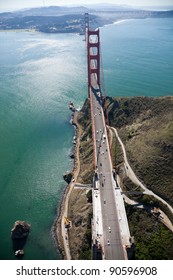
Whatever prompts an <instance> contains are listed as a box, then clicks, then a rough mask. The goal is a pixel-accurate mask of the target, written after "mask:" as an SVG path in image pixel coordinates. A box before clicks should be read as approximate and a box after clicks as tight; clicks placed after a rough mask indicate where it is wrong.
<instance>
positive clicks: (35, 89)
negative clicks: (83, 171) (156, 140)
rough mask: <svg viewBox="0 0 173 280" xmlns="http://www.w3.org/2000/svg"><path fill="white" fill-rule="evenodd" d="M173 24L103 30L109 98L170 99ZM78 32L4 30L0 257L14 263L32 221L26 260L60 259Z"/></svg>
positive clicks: (81, 66) (80, 97) (82, 93)
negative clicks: (17, 232)
mask: <svg viewBox="0 0 173 280" xmlns="http://www.w3.org/2000/svg"><path fill="white" fill-rule="evenodd" d="M172 35H173V20H172V19H146V20H131V21H126V22H125V21H124V22H121V23H119V24H115V25H110V26H107V27H103V28H101V48H102V57H103V65H104V80H105V87H106V93H107V95H110V96H136V95H147V96H164V95H168V94H169V95H172V94H173V79H172V76H173V75H172V74H173V56H172V52H173V36H172ZM82 39H83V38H82V37H81V36H77V35H75V34H40V33H29V32H0V42H1V43H0V57H1V59H0V259H15V257H14V253H13V248H12V241H11V239H10V231H11V228H12V226H13V224H14V222H15V221H16V220H25V221H27V222H29V223H31V226H32V230H31V233H30V235H29V238H28V240H27V243H26V245H25V248H24V249H25V256H24V259H59V258H60V254H59V253H58V252H57V249H56V246H55V243H54V240H53V238H52V233H51V229H52V225H53V222H54V220H55V218H56V214H57V207H58V206H59V203H60V199H61V196H62V193H63V190H64V187H65V182H64V181H63V178H62V175H63V173H64V172H65V171H67V170H70V169H71V168H72V164H73V162H72V161H71V160H70V159H69V154H70V151H71V149H72V138H73V134H74V129H73V127H72V126H71V125H70V123H69V120H70V112H69V110H68V103H69V102H70V100H72V101H74V103H75V105H76V106H77V107H79V108H80V107H81V106H82V104H83V102H84V100H85V98H86V97H87V67H86V49H85V43H84V42H83V41H82Z"/></svg>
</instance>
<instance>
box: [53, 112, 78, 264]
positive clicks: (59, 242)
mask: <svg viewBox="0 0 173 280" xmlns="http://www.w3.org/2000/svg"><path fill="white" fill-rule="evenodd" d="M77 116H78V111H76V112H75V113H72V114H71V124H72V125H73V126H74V129H75V135H76V144H75V146H74V163H73V167H72V170H71V172H70V173H71V174H72V178H75V181H76V179H77V177H78V174H79V169H80V163H79V160H78V151H79V144H80V132H79V126H78V122H77ZM73 188H74V182H73V180H71V182H70V183H69V184H67V185H66V187H65V189H64V191H63V193H62V196H61V202H60V205H59V207H58V208H57V217H56V218H55V221H54V224H53V227H52V232H53V238H54V240H55V243H56V246H57V248H58V250H59V253H60V255H61V257H62V259H70V256H68V257H67V253H66V250H65V247H66V245H65V244H64V238H63V231H62V228H63V224H64V221H63V218H64V216H65V212H66V211H67V212H68V205H69V198H70V194H71V192H72V191H73ZM66 216H67V215H66ZM67 240H69V239H67ZM69 252H70V250H69Z"/></svg>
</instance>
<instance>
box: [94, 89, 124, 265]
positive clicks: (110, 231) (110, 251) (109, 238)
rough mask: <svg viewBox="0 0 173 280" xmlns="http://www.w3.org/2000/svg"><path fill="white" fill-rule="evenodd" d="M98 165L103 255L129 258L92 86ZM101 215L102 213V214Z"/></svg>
mask: <svg viewBox="0 0 173 280" xmlns="http://www.w3.org/2000/svg"><path fill="white" fill-rule="evenodd" d="M90 102H91V114H92V122H93V124H92V125H93V138H94V139H93V141H94V146H95V165H96V172H97V173H98V179H99V185H100V189H99V191H100V200H101V214H102V225H103V258H104V259H107V260H124V259H126V253H125V249H124V248H123V245H122V239H121V234H120V227H119V218H118V213H117V208H116V203H115V195H114V192H115V190H114V188H115V182H114V179H113V173H112V162H111V157H110V150H109V144H108V138H107V131H106V125H105V118H104V114H103V109H102V104H101V102H102V101H101V98H100V92H99V91H98V90H95V89H94V88H92V89H90ZM100 218H101V217H100Z"/></svg>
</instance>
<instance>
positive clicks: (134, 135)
mask: <svg viewBox="0 0 173 280" xmlns="http://www.w3.org/2000/svg"><path fill="white" fill-rule="evenodd" d="M105 105H106V108H107V115H108V119H109V124H110V126H113V127H116V128H118V133H119V135H120V137H121V139H122V141H123V143H124V144H125V147H126V151H127V155H128V159H129V162H130V164H131V165H132V166H133V168H134V170H135V172H136V173H137V175H138V177H139V178H140V179H141V180H142V181H143V182H144V184H145V185H146V186H147V187H148V188H150V189H151V190H152V191H153V192H155V193H156V194H158V195H159V196H161V197H162V198H163V199H165V200H166V201H167V202H168V203H170V204H171V206H173V121H172V120H173V97H172V96H169V97H161V98H148V97H134V98H119V99H115V98H109V97H108V98H107V99H106V104H105ZM115 164H116V163H115Z"/></svg>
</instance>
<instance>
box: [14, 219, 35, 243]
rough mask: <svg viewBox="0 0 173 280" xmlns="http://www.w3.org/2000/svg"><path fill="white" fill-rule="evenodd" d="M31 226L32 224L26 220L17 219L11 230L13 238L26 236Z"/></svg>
mask: <svg viewBox="0 0 173 280" xmlns="http://www.w3.org/2000/svg"><path fill="white" fill-rule="evenodd" d="M30 228H31V225H30V224H28V223H26V222H25V221H16V222H15V224H14V226H13V228H12V230H11V238H12V239H21V238H26V237H27V236H28V234H29V231H30Z"/></svg>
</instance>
